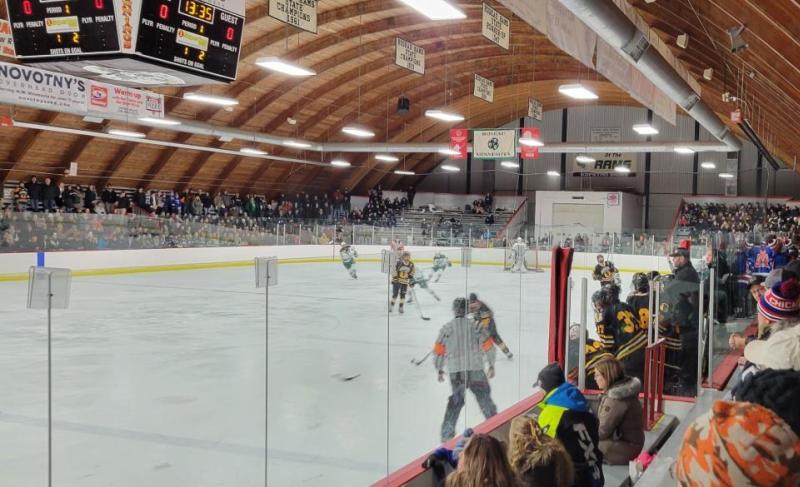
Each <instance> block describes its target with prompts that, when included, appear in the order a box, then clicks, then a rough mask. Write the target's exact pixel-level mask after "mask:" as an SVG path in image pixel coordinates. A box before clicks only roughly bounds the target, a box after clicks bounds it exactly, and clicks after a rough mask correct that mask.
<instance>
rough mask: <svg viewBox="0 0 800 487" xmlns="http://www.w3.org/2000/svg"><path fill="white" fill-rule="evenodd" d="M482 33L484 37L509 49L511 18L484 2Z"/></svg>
mask: <svg viewBox="0 0 800 487" xmlns="http://www.w3.org/2000/svg"><path fill="white" fill-rule="evenodd" d="M481 33H482V34H483V37H485V38H487V39H489V40H490V41H492V42H494V43H495V44H497V45H498V46H500V47H502V48H503V49H508V40H509V39H510V38H511V20H510V19H509V18H507V17H504V16H503V15H500V12H498V11H497V10H495V9H493V8H492V7H490V6H489V5H487V4H485V3H484V4H483V21H482V22H481Z"/></svg>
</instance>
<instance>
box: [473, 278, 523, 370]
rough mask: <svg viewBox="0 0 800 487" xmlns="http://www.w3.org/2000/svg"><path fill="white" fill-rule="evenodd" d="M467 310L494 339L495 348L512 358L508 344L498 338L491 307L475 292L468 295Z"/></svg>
mask: <svg viewBox="0 0 800 487" xmlns="http://www.w3.org/2000/svg"><path fill="white" fill-rule="evenodd" d="M469 312H470V313H472V315H473V316H474V318H475V321H477V322H478V324H480V325H481V327H483V328H486V329H487V330H488V331H489V336H490V337H491V338H492V340H493V341H494V344H495V345H497V348H499V349H500V350H502V351H503V353H504V354H505V355H506V357H508V358H509V359H511V358H513V357H514V354H513V353H511V350H509V349H508V345H506V344H505V342H504V341H503V339H502V338H500V333H499V332H498V331H497V324H496V323H495V322H494V313H493V312H492V310H491V308H489V307H488V306H486V303H484V302H483V301H481V300H480V299H478V295H477V294H475V293H470V295H469Z"/></svg>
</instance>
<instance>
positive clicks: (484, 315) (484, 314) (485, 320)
mask: <svg viewBox="0 0 800 487" xmlns="http://www.w3.org/2000/svg"><path fill="white" fill-rule="evenodd" d="M475 319H476V320H477V321H478V323H479V324H480V325H481V326H482V327H484V328H489V327H490V325H491V324H492V321H493V320H494V313H492V310H491V309H490V308H489V307H488V306H486V305H485V304H483V303H481V307H480V308H479V309H478V312H477V313H475Z"/></svg>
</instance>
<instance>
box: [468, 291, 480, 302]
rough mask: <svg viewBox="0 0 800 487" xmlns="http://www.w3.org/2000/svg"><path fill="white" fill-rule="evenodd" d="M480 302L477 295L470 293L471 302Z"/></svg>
mask: <svg viewBox="0 0 800 487" xmlns="http://www.w3.org/2000/svg"><path fill="white" fill-rule="evenodd" d="M477 300H478V295H477V294H475V293H469V302H470V303H474V302H475V301H477Z"/></svg>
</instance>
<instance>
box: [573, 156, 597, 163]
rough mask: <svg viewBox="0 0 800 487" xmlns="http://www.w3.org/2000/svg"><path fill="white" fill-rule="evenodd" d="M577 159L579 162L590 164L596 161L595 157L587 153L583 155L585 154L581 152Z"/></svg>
mask: <svg viewBox="0 0 800 487" xmlns="http://www.w3.org/2000/svg"><path fill="white" fill-rule="evenodd" d="M575 161H577V162H579V163H581V164H590V163H592V162H596V161H595V158H594V157H592V156H586V155H583V154H581V155H579V156H578V157H576V158H575Z"/></svg>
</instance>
